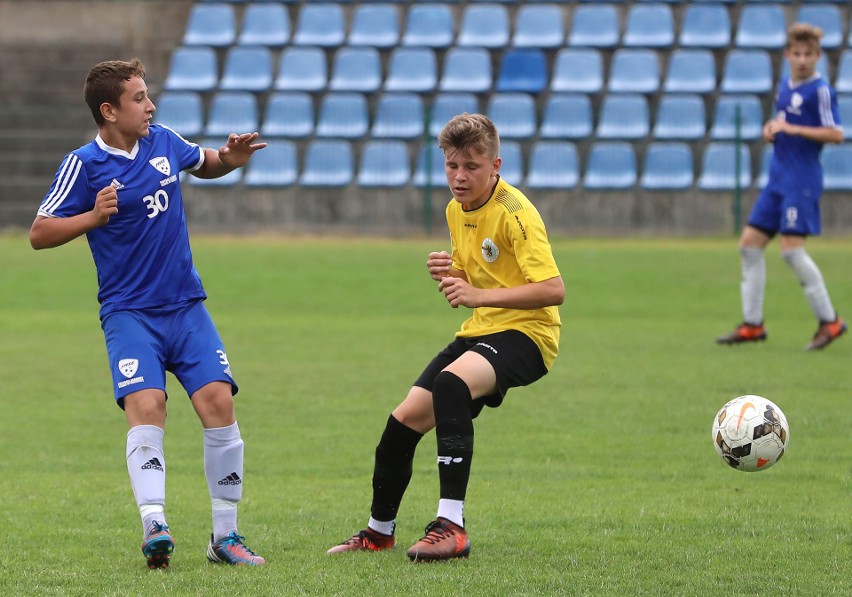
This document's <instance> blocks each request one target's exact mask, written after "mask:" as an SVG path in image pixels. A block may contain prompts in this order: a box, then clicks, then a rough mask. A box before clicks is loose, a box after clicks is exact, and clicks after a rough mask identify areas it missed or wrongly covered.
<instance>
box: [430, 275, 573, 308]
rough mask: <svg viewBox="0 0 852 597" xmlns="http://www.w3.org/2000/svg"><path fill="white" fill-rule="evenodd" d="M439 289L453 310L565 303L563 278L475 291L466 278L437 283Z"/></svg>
mask: <svg viewBox="0 0 852 597" xmlns="http://www.w3.org/2000/svg"><path fill="white" fill-rule="evenodd" d="M438 290H439V291H441V292H443V293H444V296H445V297H446V298H447V302H448V303H450V305H451V306H452V307H453V308H456V307H460V306H461V307H470V308H475V307H501V308H504V309H542V308H544V307H551V306H554V305H561V304H562V302H563V301H564V300H565V284H564V283H563V281H562V277H561V276H557V277H555V278H550V279H549V280H544V281H542V282H530V283H529V284H524V285H523V286H515V287H514V288H475V287H473V286H471V285H470V284H469V283H468V282H467V280H465V279H462V278H453V277H446V278H442V279H441V281H440V282H439V283H438Z"/></svg>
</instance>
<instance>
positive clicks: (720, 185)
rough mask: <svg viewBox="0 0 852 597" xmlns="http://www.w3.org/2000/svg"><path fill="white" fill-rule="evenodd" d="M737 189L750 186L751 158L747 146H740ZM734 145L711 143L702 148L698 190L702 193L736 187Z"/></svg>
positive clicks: (722, 142) (735, 154)
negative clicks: (702, 191)
mask: <svg viewBox="0 0 852 597" xmlns="http://www.w3.org/2000/svg"><path fill="white" fill-rule="evenodd" d="M739 154H740V156H739V161H740V176H739V187H740V188H741V189H747V188H748V187H749V185H750V184H751V156H750V154H749V151H748V146H746V145H744V144H743V145H740V152H739ZM736 156H737V153H736V145H735V144H734V143H733V142H728V141H713V142H711V143H708V144H707V145H706V146H705V148H704V154H703V155H702V158H701V176H699V178H698V188H699V189H701V190H704V191H732V190H734V189H735V188H736V187H737V175H736V162H737V157H736Z"/></svg>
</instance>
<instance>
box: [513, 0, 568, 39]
mask: <svg viewBox="0 0 852 597" xmlns="http://www.w3.org/2000/svg"><path fill="white" fill-rule="evenodd" d="M563 21H564V17H563V16H562V9H561V8H560V7H559V6H557V5H555V4H522V5H521V6H520V7H519V8H518V12H517V14H516V15H515V33H514V35H513V36H512V45H513V46H514V47H516V48H547V49H557V48H560V47H561V46H562V45H563V44H564V43H565V25H564V24H563Z"/></svg>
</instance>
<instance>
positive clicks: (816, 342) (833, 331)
mask: <svg viewBox="0 0 852 597" xmlns="http://www.w3.org/2000/svg"><path fill="white" fill-rule="evenodd" d="M845 332H846V322H845V321H843V320H842V319H840V318H839V317H838V318H836V319H835V320H834V321H821V322H820V324H819V327H818V328H817V331H816V333H815V334H814V337H813V338H812V339H811V341H810V342H808V345H807V346H805V350H822V349H823V348H825V347H826V346H828V345H829V344H831V343H832V342H834V341H835V340H837V339H838V338H839V337H840V336H842V335H843V334H844V333H845Z"/></svg>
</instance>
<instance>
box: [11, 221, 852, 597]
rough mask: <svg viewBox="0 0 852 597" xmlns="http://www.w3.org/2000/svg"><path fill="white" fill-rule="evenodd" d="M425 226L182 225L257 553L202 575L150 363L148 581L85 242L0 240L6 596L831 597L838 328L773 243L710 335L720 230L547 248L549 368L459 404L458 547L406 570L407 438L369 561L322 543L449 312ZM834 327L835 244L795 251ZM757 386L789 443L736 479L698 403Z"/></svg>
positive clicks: (841, 270)
mask: <svg viewBox="0 0 852 597" xmlns="http://www.w3.org/2000/svg"><path fill="white" fill-rule="evenodd" d="M444 244H445V241H444V240H443V238H441V239H433V240H429V239H417V240H331V239H290V240H288V239H273V238H266V239H260V240H255V239H235V238H214V237H204V236H200V237H197V238H195V239H194V251H195V257H196V265H197V267H198V269H199V271H200V273H201V276H202V279H203V280H204V282H205V286H206V288H207V291H208V294H209V295H210V299H209V300H208V302H207V304H208V308H209V309H210V311H211V313H212V314H213V317H214V319H215V321H216V322H217V325H218V327H219V330H220V332H221V334H222V336H223V338H224V340H225V343H226V345H227V347H228V356H229V358H230V360H231V363H232V365H233V369H234V372H235V375H236V376H237V379H238V381H239V382H240V386H241V391H240V394H239V395H238V398H237V416H238V420H239V422H240V427H241V430H242V433H243V437H244V439H245V442H246V459H247V461H246V485H245V493H244V499H243V502H242V504H241V509H240V522H241V524H240V527H241V531H242V532H243V533H244V534H245V535H246V536H247V538H248V544H249V546H251V547H253V548H255V549H256V550H257V551H258V552H260V553H261V554H262V555H264V556H265V557H266V558H267V559H268V560H269V564H268V565H267V566H266V567H263V568H259V569H232V568H227V567H221V566H215V565H211V564H208V563H207V562H206V560H205V548H206V543H207V537H208V534H209V532H210V511H209V510H210V505H209V498H208V495H207V488H206V483H205V481H204V475H203V461H202V445H201V431H200V425H199V424H198V422H197V419H196V418H195V415H194V413H193V411H192V409H191V406H190V405H189V404H188V401H187V399H186V397H185V395H184V394H183V392H182V390H181V388H180V387H179V386H178V385H177V384H176V383H174V380H173V379H170V384H171V385H170V387H169V390H170V395H171V400H170V403H169V409H170V410H169V420H168V425H167V431H166V456H167V458H168V470H169V473H168V506H167V513H168V516H169V524H170V526H171V527H172V530H173V532H174V533H175V538H176V542H177V546H176V550H175V554H174V556H173V558H172V562H173V563H172V567H171V569H170V570H168V571H167V572H161V571H149V570H147V569H146V568H145V566H144V560H143V558H142V555H141V554H140V552H139V547H138V545H139V541H140V539H141V525H140V522H139V516H138V513H137V511H136V507H135V504H134V501H133V495H132V492H131V490H130V486H129V483H128V481H127V471H126V465H125V462H124V446H125V434H126V423H125V420H124V416H123V415H122V413H121V412H120V411H119V409H118V408H117V407H116V406H115V405H114V403H113V400H112V397H111V390H110V382H109V377H108V368H107V362H106V351H105V348H104V341H103V337H102V334H101V330H100V326H99V323H98V319H97V303H96V299H95V295H96V280H95V272H94V266H93V265H92V262H91V257H90V255H89V253H88V248H87V246H86V244H85V242H84V241H82V240H77V241H75V242H73V243H71V244H70V245H68V246H65V247H62V248H60V249H55V250H51V251H43V252H35V251H32V250H31V249H30V247H29V244H28V242H27V240H26V238H25V236H23V235H7V236H2V237H0V252H2V254H3V256H4V258H3V265H2V266H0V334H1V335H2V342H0V363H2V365H0V396H2V398H0V400H2V412H3V414H2V418H0V421H2V423H0V426H1V427H2V429H0V430H1V431H2V434H0V445H2V447H3V450H2V453H3V456H2V464H0V479H2V482H3V486H4V488H5V491H4V492H3V493H4V495H5V496H6V498H4V499H3V507H2V508H0V513H1V514H0V521H2V525H3V526H2V528H3V533H2V538H3V541H2V544H3V548H4V549H3V556H2V557H0V593H2V594H3V595H122V596H124V595H148V594H155V593H156V594H168V595H215V594H224V595H251V596H254V595H368V594H379V595H449V594H467V595H489V596H502V595H699V596H704V595H773V596H775V595H808V596H810V595H820V596H821V595H850V594H852V577H850V569H852V568H851V567H850V564H852V531H850V494H852V480H851V479H852V465H850V462H852V443H850V429H852V409H850V407H849V406H850V400H852V395H850V375H849V370H850V366H849V363H850V356H852V337H850V338H843V339H842V340H840V341H839V342H838V343H837V344H836V345H833V346H831V347H830V348H829V349H828V350H826V351H823V352H820V353H805V352H803V350H802V349H803V347H804V345H805V343H806V342H807V341H808V340H809V339H810V336H811V334H812V333H813V331H814V328H815V323H814V321H813V319H812V316H811V314H810V311H809V309H808V306H807V303H806V301H805V299H804V297H803V295H802V293H801V291H800V289H799V287H798V285H797V283H796V282H795V280H794V278H793V275H792V274H791V273H790V272H789V271H788V270H787V268H786V266H785V265H784V264H783V262H782V260H781V259H780V257H779V254H778V249H777V246H773V247H772V248H771V249H770V250H769V252H768V269H769V283H768V288H767V305H766V319H767V326H768V331H769V336H770V338H769V341H768V342H767V343H765V344H761V345H756V346H742V347H732V348H727V347H718V346H716V345H715V344H714V342H713V338H714V337H715V336H716V335H718V334H721V333H723V332H726V331H728V329H729V328H730V327H732V326H733V325H734V324H735V323H737V321H738V319H739V317H740V314H739V255H738V253H737V251H736V242H735V240H734V239H733V238H728V239H719V240H695V241H689V240H677V241H664V240H561V239H559V240H554V243H553V244H554V250H555V252H556V255H557V260H558V262H559V264H560V267H561V269H562V272H563V275H564V278H565V281H566V287H567V296H566V302H565V304H564V305H563V306H562V308H561V312H562V318H563V323H564V327H563V333H562V346H561V353H560V356H559V358H558V359H557V361H556V364H555V365H554V368H553V370H552V371H551V373H550V374H549V375H548V376H547V377H545V378H544V379H543V380H541V381H540V382H538V383H537V384H535V385H534V386H532V387H529V388H524V389H517V390H513V391H512V392H511V393H510V395H509V398H508V399H507V401H506V403H505V404H504V406H503V407H501V408H500V409H498V410H496V411H494V410H490V409H488V410H486V412H485V413H484V414H483V415H482V416H481V417H480V418H479V419H477V424H476V456H475V459H474V468H473V474H472V482H471V487H470V490H469V492H468V502H467V519H468V529H469V532H470V535H471V539H472V546H473V547H472V553H471V558H470V559H469V560H460V561H454V562H447V563H440V564H431V565H415V564H412V563H410V562H409V561H408V559H407V558H406V557H405V549H407V547H408V546H409V545H410V544H411V543H413V542H414V541H415V540H417V539H418V538H419V537H420V535H421V534H422V531H423V527H424V525H425V524H426V523H427V522H429V521H430V520H431V519H432V518H433V517H434V514H435V508H436V505H437V498H438V496H437V474H436V470H435V464H434V457H435V440H434V435H431V434H430V435H429V436H428V437H426V438H425V439H424V441H423V442H422V443H421V447H420V450H419V452H418V455H417V458H416V462H415V476H414V479H413V481H412V484H411V486H410V488H409V491H408V494H407V495H406V499H405V501H404V502H403V507H402V511H401V514H400V518H399V521H398V524H399V527H398V538H399V545H398V547H397V549H395V550H393V551H391V552H389V553H388V552H385V553H380V554H372V553H370V554H364V553H357V554H345V555H343V556H338V557H330V556H327V555H326V554H325V550H326V549H327V548H328V547H330V546H331V545H333V544H335V543H337V542H339V541H341V540H343V539H345V538H346V537H347V536H348V535H350V534H351V533H353V532H354V531H356V530H358V529H360V528H362V527H363V525H364V524H365V523H366V520H367V517H368V515H369V503H370V475H371V471H372V461H373V450H374V448H375V445H376V443H377V441H378V438H379V434H380V433H381V430H382V428H383V426H384V422H385V420H386V418H387V415H388V413H389V412H390V411H391V410H392V408H393V407H394V406H395V405H396V404H397V403H398V402H399V401H400V400H401V399H402V397H403V396H404V395H405V392H406V391H407V389H408V387H409V385H410V384H411V382H412V381H413V379H414V378H415V377H416V376H417V374H418V373H419V372H420V370H421V368H422V367H423V366H424V365H425V364H426V363H427V362H428V360H429V359H430V358H431V357H432V356H433V354H434V353H435V352H436V351H437V350H438V349H440V348H441V347H443V346H444V344H446V343H447V342H448V341H449V340H450V338H451V337H452V333H453V332H454V331H455V330H456V329H457V327H458V325H459V323H460V322H461V321H462V319H463V318H464V317H465V315H466V314H465V310H459V311H454V310H452V309H451V308H449V307H448V306H447V304H446V303H445V301H444V300H443V298H442V296H441V295H439V294H438V293H437V292H436V291H435V287H434V283H433V282H432V281H431V280H430V279H429V277H428V275H427V274H426V270H425V265H424V264H425V256H426V253H427V252H428V251H429V250H433V249H443V248H446V247H445V246H444ZM810 250H811V253H812V254H813V255H814V257H815V259H816V260H817V262H818V263H819V265H820V266H821V268H822V270H823V273H824V274H825V277H826V280H827V282H828V286H829V290H830V291H831V294H832V298H833V300H834V302H835V305H836V306H837V308H838V309H839V310H840V312H841V313H843V314H847V315H850V316H852V278H850V276H849V255H850V252H852V240H850V239H847V240H831V239H825V240H821V239H820V240H815V241H812V243H811V244H810ZM746 393H756V394H760V395H764V396H766V397H768V398H770V399H772V400H774V401H775V402H777V403H778V404H779V405H780V406H781V408H782V409H783V410H784V411H785V413H786V415H787V418H788V420H789V422H790V427H791V441H790V446H789V449H788V452H787V455H786V456H785V458H784V459H783V460H782V461H781V462H780V463H779V464H778V465H777V466H775V467H773V468H772V469H769V470H768V471H766V472H762V473H752V474H748V473H741V472H738V471H734V470H733V469H730V468H728V467H727V466H726V465H725V464H724V463H723V462H722V461H721V459H719V458H718V457H717V456H716V453H715V452H714V450H713V446H712V444H711V440H710V427H711V422H712V418H713V416H714V415H715V413H716V411H717V410H718V408H719V407H721V405H722V404H723V403H724V402H725V401H726V400H728V399H730V398H732V397H734V396H737V395H740V394H746Z"/></svg>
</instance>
